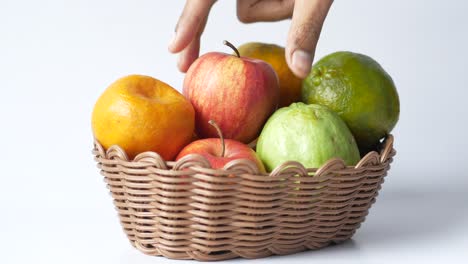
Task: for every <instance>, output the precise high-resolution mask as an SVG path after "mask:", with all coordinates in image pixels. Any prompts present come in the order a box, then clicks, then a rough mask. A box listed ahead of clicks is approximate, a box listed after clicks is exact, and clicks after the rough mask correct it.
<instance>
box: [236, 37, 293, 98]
mask: <svg viewBox="0 0 468 264" xmlns="http://www.w3.org/2000/svg"><path fill="white" fill-rule="evenodd" d="M238 51H239V53H240V55H241V56H245V57H249V58H254V59H259V60H263V61H266V62H267V63H269V64H270V65H271V66H272V67H273V69H274V70H275V72H276V74H277V75H278V79H279V85H280V101H279V104H278V107H283V106H289V105H290V104H291V103H294V102H297V101H300V99H301V87H302V80H301V79H300V78H298V77H296V76H295V75H294V73H292V71H291V70H290V69H289V67H288V64H287V63H286V58H285V55H284V54H285V51H284V48H283V47H281V46H278V45H274V44H267V43H260V42H249V43H245V44H243V45H242V46H240V47H239V48H238Z"/></svg>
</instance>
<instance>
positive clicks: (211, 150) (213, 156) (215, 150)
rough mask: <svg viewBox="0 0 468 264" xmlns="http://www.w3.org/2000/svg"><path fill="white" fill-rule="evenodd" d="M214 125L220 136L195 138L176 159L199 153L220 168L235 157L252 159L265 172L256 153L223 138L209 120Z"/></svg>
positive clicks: (210, 122) (215, 167)
mask: <svg viewBox="0 0 468 264" xmlns="http://www.w3.org/2000/svg"><path fill="white" fill-rule="evenodd" d="M210 124H211V126H214V128H215V130H216V131H217V133H218V134H219V137H220V138H206V139H199V140H196V141H194V142H192V143H190V144H189V145H187V146H186V147H185V148H183V149H182V151H181V152H180V153H179V155H177V158H176V160H179V159H181V158H182V157H184V156H186V155H189V154H200V155H202V156H203V157H205V158H206V159H207V160H208V162H209V163H210V165H211V167H212V168H214V169H222V168H223V167H224V165H226V164H227V163H228V162H230V161H232V160H236V159H248V160H251V161H253V162H254V163H255V164H256V165H257V167H258V170H259V171H260V172H261V173H264V172H265V167H264V166H263V163H262V161H261V160H260V159H259V158H258V156H257V154H256V153H255V151H254V150H253V149H251V148H250V147H249V146H247V145H246V144H243V143H242V142H239V141H236V140H233V139H224V138H223V135H222V133H221V130H220V129H219V127H218V126H217V125H216V123H215V122H214V121H211V120H210V121H209V125H210Z"/></svg>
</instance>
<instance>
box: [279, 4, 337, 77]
mask: <svg viewBox="0 0 468 264" xmlns="http://www.w3.org/2000/svg"><path fill="white" fill-rule="evenodd" d="M332 2H333V0H296V1H295V4H294V12H293V17H292V21H291V27H290V29H289V34H288V39H287V43H286V54H285V55H286V61H287V63H288V65H289V68H290V69H291V70H292V72H293V73H294V74H295V75H296V76H297V77H300V78H305V77H307V75H308V74H309V72H310V69H311V67H312V61H313V58H314V53H315V47H316V46H317V41H318V39H319V36H320V31H321V30H322V25H323V22H324V20H325V17H326V16H327V13H328V10H329V9H330V6H331V4H332Z"/></svg>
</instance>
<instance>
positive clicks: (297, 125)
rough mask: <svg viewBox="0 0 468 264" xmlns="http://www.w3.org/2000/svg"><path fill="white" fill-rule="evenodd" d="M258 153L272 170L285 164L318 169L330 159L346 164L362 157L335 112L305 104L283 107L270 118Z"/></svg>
mask: <svg viewBox="0 0 468 264" xmlns="http://www.w3.org/2000/svg"><path fill="white" fill-rule="evenodd" d="M257 154H258V156H259V157H260V159H261V160H262V162H263V164H265V167H266V168H267V170H269V171H271V170H273V169H274V168H276V167H277V166H278V165H280V164H282V163H283V162H286V161H298V162H300V163H302V165H304V166H305V167H306V168H318V167H320V166H322V165H323V164H324V163H325V162H326V161H328V160H329V159H331V158H341V159H343V160H344V162H345V163H346V164H347V165H355V164H356V163H357V162H358V161H359V158H360V157H359V150H358V147H357V145H356V141H355V140H354V137H353V135H352V134H351V132H350V131H349V128H348V127H347V126H346V124H345V123H344V122H343V120H341V118H340V117H339V116H338V115H337V114H336V113H335V112H333V111H331V110H330V109H328V108H327V107H325V106H321V105H314V104H310V105H307V104H304V103H293V104H291V105H290V106H288V107H283V108H280V109H278V110H277V111H276V112H275V113H274V114H273V115H272V116H271V117H270V118H269V119H268V121H267V123H266V124H265V126H264V127H263V130H262V133H261V134H260V137H259V138H258V142H257Z"/></svg>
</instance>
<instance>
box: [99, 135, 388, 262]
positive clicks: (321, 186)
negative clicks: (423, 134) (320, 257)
mask: <svg viewBox="0 0 468 264" xmlns="http://www.w3.org/2000/svg"><path fill="white" fill-rule="evenodd" d="M395 153H396V152H395V150H394V149H393V137H392V136H391V135H390V136H388V137H387V138H386V140H385V141H384V142H383V143H382V146H381V151H380V153H377V152H375V151H374V152H370V153H369V154H367V155H366V156H365V157H364V158H362V159H361V161H360V162H359V163H358V164H357V165H356V166H345V164H344V163H343V161H342V160H340V159H332V160H330V161H328V162H327V163H326V164H325V165H323V166H322V167H321V168H319V169H306V168H304V167H303V166H302V165H301V164H300V163H297V162H287V163H285V164H283V165H282V166H279V167H278V168H276V169H275V170H274V171H273V172H271V173H269V174H264V175H261V174H259V173H258V170H257V168H256V167H255V165H254V164H253V163H252V162H249V161H247V160H237V161H233V162H230V163H228V164H227V165H226V166H225V168H224V169H223V170H215V169H212V168H210V165H209V164H208V162H207V161H206V159H204V158H203V157H201V156H198V155H195V154H193V155H189V156H186V157H184V158H183V159H182V160H180V161H178V162H165V161H163V160H162V159H161V157H160V156H159V155H158V154H156V153H154V152H145V153H141V154H140V155H138V156H137V157H135V159H134V160H132V161H129V160H128V158H127V156H126V154H125V152H124V151H123V150H122V149H120V148H119V147H117V146H113V147H111V148H109V149H108V150H107V151H105V150H104V149H103V148H102V147H101V145H100V144H99V143H98V142H95V148H94V150H93V154H94V156H95V160H96V161H97V163H98V168H99V169H100V170H101V174H102V175H103V176H104V178H105V182H106V183H107V186H108V188H109V189H110V192H111V195H112V197H113V200H114V205H115V207H116V209H117V211H118V214H119V218H120V222H121V224H122V227H123V229H124V231H125V233H126V234H127V236H128V239H129V240H130V242H131V243H132V245H133V246H134V247H136V248H137V249H139V250H140V251H142V252H143V253H146V254H149V255H159V256H165V257H168V258H174V259H196V260H223V259H230V258H235V257H244V258H260V257H266V256H269V255H272V254H291V253H294V252H299V251H303V250H307V249H318V248H321V247H324V246H327V245H329V244H330V243H339V242H341V241H344V240H347V239H349V238H350V237H351V236H352V235H353V234H354V233H355V231H356V230H357V229H358V228H359V226H360V225H361V223H362V222H363V221H364V219H365V217H366V215H367V214H368V210H369V208H370V206H371V205H372V204H373V203H374V201H375V198H376V196H377V194H378V190H380V188H381V184H382V183H383V178H384V176H385V175H386V173H387V171H388V170H389V169H390V163H391V162H392V157H393V156H394V155H395Z"/></svg>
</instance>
